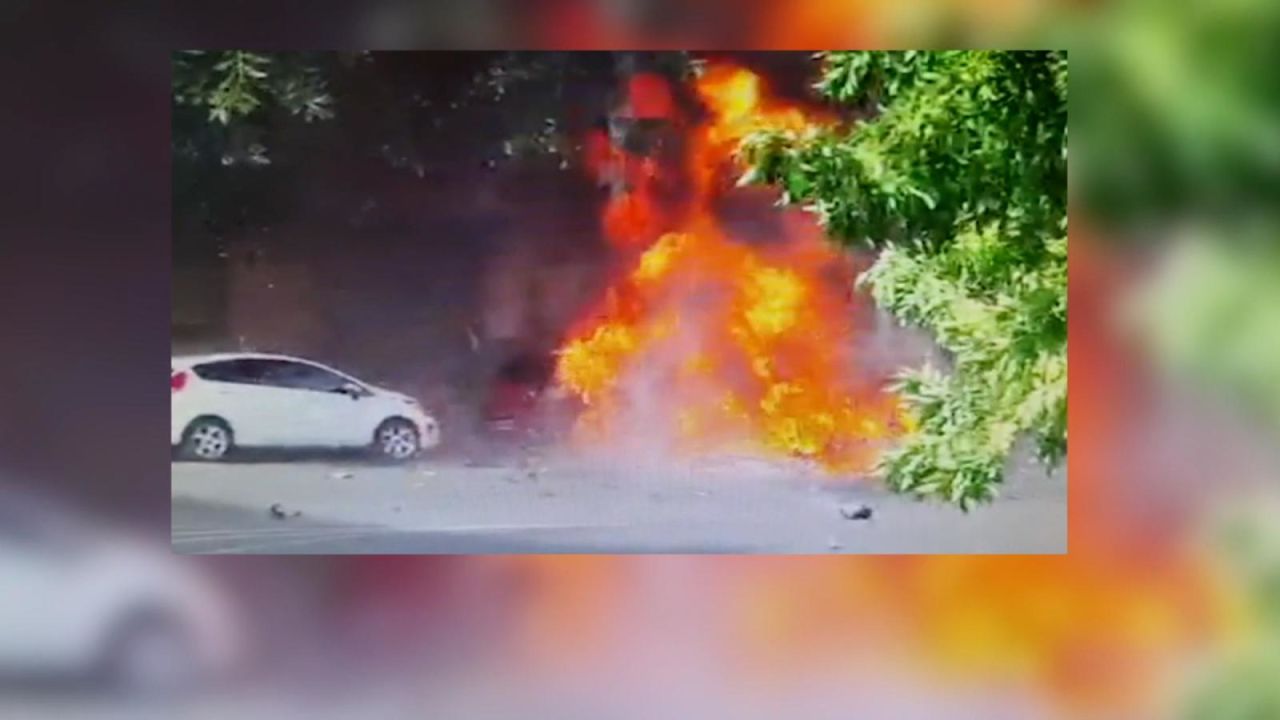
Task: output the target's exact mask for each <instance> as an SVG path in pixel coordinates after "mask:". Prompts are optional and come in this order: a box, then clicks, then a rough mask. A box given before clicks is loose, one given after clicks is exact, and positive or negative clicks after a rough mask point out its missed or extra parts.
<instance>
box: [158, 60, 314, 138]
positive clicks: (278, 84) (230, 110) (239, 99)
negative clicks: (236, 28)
mask: <svg viewBox="0 0 1280 720" xmlns="http://www.w3.org/2000/svg"><path fill="white" fill-rule="evenodd" d="M324 73H325V66H324V64H323V62H322V61H321V60H320V59H319V58H318V57H316V56H309V55H304V54H298V53H273V54H269V55H268V54H266V53H258V52H246V51H240V50H235V51H225V52H206V51H203V50H188V51H185V52H180V53H178V54H177V55H176V56H175V57H174V62H173V99H174V102H175V103H177V104H178V105H180V106H187V107H194V108H199V109H201V110H204V111H206V112H207V113H208V119H209V121H211V122H216V123H219V124H221V125H224V126H225V125H229V124H230V123H231V122H232V121H233V120H242V119H245V118H249V117H252V116H253V115H254V114H255V113H257V112H260V111H264V110H270V109H272V106H275V107H278V108H282V109H284V110H285V111H287V112H288V113H290V114H292V115H296V116H299V117H301V118H303V119H304V120H307V121H312V120H327V119H329V118H331V117H333V108H332V102H333V98H332V97H331V96H330V94H329V90H328V85H327V81H326V79H325V75H324Z"/></svg>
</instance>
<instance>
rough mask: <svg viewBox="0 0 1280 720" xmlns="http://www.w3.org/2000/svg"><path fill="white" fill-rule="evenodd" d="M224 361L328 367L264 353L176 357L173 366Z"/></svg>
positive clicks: (289, 356)
mask: <svg viewBox="0 0 1280 720" xmlns="http://www.w3.org/2000/svg"><path fill="white" fill-rule="evenodd" d="M224 360H288V361H292V362H303V363H307V364H310V365H319V366H321V367H328V366H327V365H325V364H324V363H321V362H316V361H315V360H308V359H306V358H301V357H295V356H293V355H280V354H278V353H262V352H223V353H206V354H203V355H174V356H173V357H172V358H171V363H172V365H175V366H176V365H199V364H201V363H210V362H221V361H224Z"/></svg>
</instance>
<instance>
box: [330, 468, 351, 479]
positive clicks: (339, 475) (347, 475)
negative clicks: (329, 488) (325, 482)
mask: <svg viewBox="0 0 1280 720" xmlns="http://www.w3.org/2000/svg"><path fill="white" fill-rule="evenodd" d="M355 476H356V475H355V473H353V472H351V471H349V470H342V471H339V472H336V473H334V474H333V475H331V476H330V477H332V478H333V479H334V480H350V479H351V478H353V477H355Z"/></svg>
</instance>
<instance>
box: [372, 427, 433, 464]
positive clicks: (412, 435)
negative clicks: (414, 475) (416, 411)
mask: <svg viewBox="0 0 1280 720" xmlns="http://www.w3.org/2000/svg"><path fill="white" fill-rule="evenodd" d="M373 449H374V451H375V452H376V453H377V454H378V456H379V457H381V458H383V459H385V460H391V461H393V462H404V461H406V460H408V459H410V458H412V457H413V456H414V455H417V454H418V451H419V450H421V449H422V440H421V438H419V437H418V429H417V428H416V427H414V426H413V423H411V422H409V421H408V420H405V419H403V418H392V419H390V420H387V421H386V422H384V423H382V424H381V425H379V426H378V430H377V431H376V432H375V433H374V434H373Z"/></svg>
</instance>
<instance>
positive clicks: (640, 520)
mask: <svg viewBox="0 0 1280 720" xmlns="http://www.w3.org/2000/svg"><path fill="white" fill-rule="evenodd" d="M172 473H173V474H172V499H173V518H172V533H173V544H174V547H175V549H177V550H178V551H180V552H184V553H233V554H244V553H264V554H293V553H302V554H338V553H353V554H398V553H447V554H494V553H776V554H815V553H1062V552H1065V551H1066V547H1067V538H1066V536H1067V491H1066V472H1065V470H1060V471H1058V472H1056V473H1055V474H1053V475H1051V476H1048V475H1046V474H1045V473H1044V471H1043V470H1042V469H1039V468H1038V467H1036V466H1034V465H1032V464H1031V463H1030V462H1028V461H1025V460H1024V461H1020V462H1019V463H1017V464H1016V466H1015V467H1014V469H1013V471H1012V472H1011V474H1010V480H1009V483H1008V485H1007V486H1006V487H1005V488H1004V490H1003V493H1002V496H1001V497H1000V498H999V499H998V500H997V501H996V502H995V503H993V504H991V505H988V506H985V507H981V508H978V509H976V510H974V511H972V512H970V513H969V514H967V515H966V514H964V513H962V512H960V511H959V510H958V509H956V508H955V507H952V506H950V505H945V504H941V503H935V502H920V501H916V500H912V499H909V498H904V497H901V496H896V495H893V494H891V493H888V492H886V491H884V490H883V489H880V488H877V487H876V486H875V485H874V484H873V483H871V482H869V481H866V480H859V479H852V478H851V479H841V480H836V479H832V478H829V477H825V476H822V475H821V474H819V473H817V472H816V471H813V470H811V469H808V468H805V467H802V466H799V465H794V464H779V463H774V462H766V461H761V460H755V459H749V458H721V459H701V460H697V461H694V462H691V463H683V464H678V463H674V462H667V463H661V464H655V463H652V462H649V463H645V462H638V461H635V460H631V461H626V460H622V459H619V458H607V457H606V458H596V459H580V458H578V459H570V458H559V459H553V458H541V459H533V460H525V459H521V458H515V459H512V460H508V461H501V460H498V459H491V461H490V462H489V463H487V464H485V465H482V466H474V465H473V464H469V463H464V462H463V461H461V460H449V459H435V460H433V459H430V458H428V459H425V460H422V461H420V462H418V463H415V464H413V465H408V466H402V467H385V466H377V465H372V464H369V463H365V462H362V461H360V460H359V459H358V458H333V457H328V458H311V459H307V458H302V459H296V460H293V461H290V462H283V461H266V462H263V461H258V462H239V463H237V462H228V463H221V464H194V463H174V464H173V466H172ZM273 505H277V506H278V509H279V510H280V511H281V512H278V513H273V512H271V510H270V508H271V507H272V506H273ZM863 506H865V507H866V508H869V509H870V512H871V516H870V518H867V519H850V518H847V517H845V515H848V514H853V511H854V510H856V509H858V508H860V507H863Z"/></svg>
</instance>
